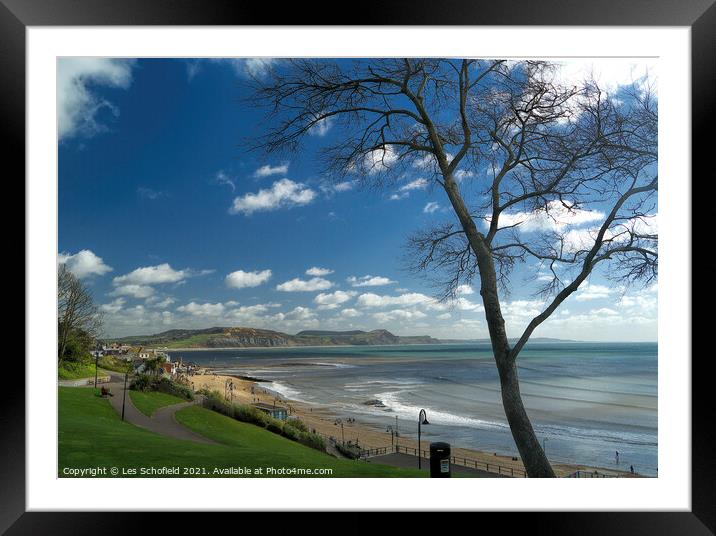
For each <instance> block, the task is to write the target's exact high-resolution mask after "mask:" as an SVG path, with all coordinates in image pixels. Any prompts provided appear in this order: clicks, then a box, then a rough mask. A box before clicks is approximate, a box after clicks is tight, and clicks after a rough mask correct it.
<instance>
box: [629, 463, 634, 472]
mask: <svg viewBox="0 0 716 536" xmlns="http://www.w3.org/2000/svg"><path fill="white" fill-rule="evenodd" d="M629 472H631V474H634V466H633V465H630V466H629Z"/></svg>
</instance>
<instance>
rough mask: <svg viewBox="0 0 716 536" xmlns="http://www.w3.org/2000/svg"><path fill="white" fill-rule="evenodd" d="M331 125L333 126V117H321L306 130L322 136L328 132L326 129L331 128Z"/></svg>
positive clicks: (312, 134) (311, 133)
mask: <svg viewBox="0 0 716 536" xmlns="http://www.w3.org/2000/svg"><path fill="white" fill-rule="evenodd" d="M331 127H333V117H324V118H323V119H321V120H319V121H318V122H317V123H316V124H314V125H313V126H312V127H311V128H310V129H309V130H308V133H309V134H310V135H311V136H318V137H323V136H325V135H326V134H328V131H329V130H331Z"/></svg>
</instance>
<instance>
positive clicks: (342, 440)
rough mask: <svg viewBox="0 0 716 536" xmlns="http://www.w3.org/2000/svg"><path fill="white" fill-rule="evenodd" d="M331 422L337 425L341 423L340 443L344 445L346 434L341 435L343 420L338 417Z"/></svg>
mask: <svg viewBox="0 0 716 536" xmlns="http://www.w3.org/2000/svg"><path fill="white" fill-rule="evenodd" d="M333 424H334V425H336V426H338V425H339V424H340V425H341V443H342V444H343V445H345V444H346V436H345V435H343V420H342V419H338V420H336V422H334V423H333Z"/></svg>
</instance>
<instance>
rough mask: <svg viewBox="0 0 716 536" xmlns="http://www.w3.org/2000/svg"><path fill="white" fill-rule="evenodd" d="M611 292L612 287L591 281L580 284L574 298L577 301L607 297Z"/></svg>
mask: <svg viewBox="0 0 716 536" xmlns="http://www.w3.org/2000/svg"><path fill="white" fill-rule="evenodd" d="M611 293H612V289H611V288H609V287H605V286H604V285H595V284H592V283H586V284H582V285H581V286H580V287H579V290H578V291H577V293H576V294H575V297H574V299H575V300H577V301H590V300H600V299H603V298H608V297H609V295H610V294H611Z"/></svg>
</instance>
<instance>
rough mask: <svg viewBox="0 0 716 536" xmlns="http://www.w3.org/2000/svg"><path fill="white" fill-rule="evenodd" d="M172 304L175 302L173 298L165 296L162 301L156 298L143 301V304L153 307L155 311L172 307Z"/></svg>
mask: <svg viewBox="0 0 716 536" xmlns="http://www.w3.org/2000/svg"><path fill="white" fill-rule="evenodd" d="M174 302H176V300H175V299H174V298H172V297H171V296H167V297H166V298H164V299H161V298H160V297H158V296H150V297H149V298H147V300H146V301H145V303H146V304H147V305H148V306H150V307H154V308H155V309H166V308H167V307H169V306H170V305H172V304H173V303H174Z"/></svg>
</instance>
